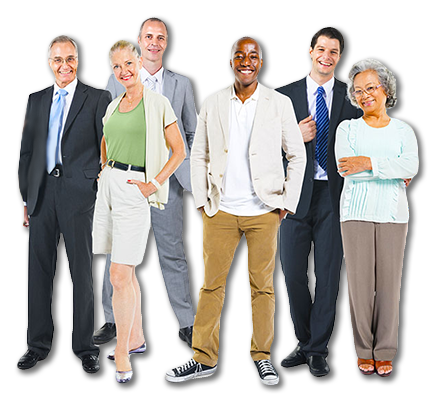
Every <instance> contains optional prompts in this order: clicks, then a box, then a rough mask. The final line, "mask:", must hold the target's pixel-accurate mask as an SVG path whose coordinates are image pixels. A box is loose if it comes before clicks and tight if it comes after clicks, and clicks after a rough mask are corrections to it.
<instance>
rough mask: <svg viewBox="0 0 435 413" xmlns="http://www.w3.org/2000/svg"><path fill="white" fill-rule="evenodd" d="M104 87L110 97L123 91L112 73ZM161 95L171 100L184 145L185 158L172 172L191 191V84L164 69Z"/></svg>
mask: <svg viewBox="0 0 435 413" xmlns="http://www.w3.org/2000/svg"><path fill="white" fill-rule="evenodd" d="M106 89H107V90H108V91H109V92H110V93H111V94H112V99H115V98H116V97H117V96H119V95H120V94H121V93H124V92H125V88H124V86H122V85H121V84H120V83H119V82H118V81H117V80H116V78H115V75H113V74H112V75H111V76H110V78H109V81H108V83H107V87H106ZM163 95H164V96H166V97H167V98H168V99H169V102H171V106H172V109H174V112H175V115H176V116H177V119H178V122H177V123H178V127H179V128H180V132H181V135H182V136H183V139H184V145H185V147H186V158H185V159H184V161H183V163H182V164H181V165H180V166H179V167H178V169H177V170H176V171H175V172H174V175H175V177H176V178H177V180H178V182H179V183H180V184H181V186H182V187H183V188H184V189H186V190H187V191H190V192H191V191H192V186H191V184H190V150H191V149H192V144H193V137H194V136H195V130H196V123H197V113H196V109H195V98H194V96H193V89H192V85H191V83H190V81H189V79H188V78H187V77H185V76H182V75H179V74H177V73H174V72H171V71H170V70H167V69H165V72H164V80H163Z"/></svg>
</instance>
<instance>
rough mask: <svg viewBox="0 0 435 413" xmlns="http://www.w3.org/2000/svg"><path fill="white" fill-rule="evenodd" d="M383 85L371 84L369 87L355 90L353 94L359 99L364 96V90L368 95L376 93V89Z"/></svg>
mask: <svg viewBox="0 0 435 413" xmlns="http://www.w3.org/2000/svg"><path fill="white" fill-rule="evenodd" d="M381 86H382V85H381V84H379V85H377V86H369V87H368V88H367V89H358V90H355V92H352V96H353V97H354V98H355V99H359V98H361V97H362V95H363V93H364V92H365V93H367V94H368V95H373V93H375V91H376V90H377V89H378V88H380V87H381Z"/></svg>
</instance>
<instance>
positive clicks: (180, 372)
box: [166, 359, 217, 383]
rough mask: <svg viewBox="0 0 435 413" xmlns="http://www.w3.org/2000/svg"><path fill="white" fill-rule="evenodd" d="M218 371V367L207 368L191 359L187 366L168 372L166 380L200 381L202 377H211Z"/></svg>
mask: <svg viewBox="0 0 435 413" xmlns="http://www.w3.org/2000/svg"><path fill="white" fill-rule="evenodd" d="M216 369H217V365H216V366H214V367H210V366H206V365H205V364H201V363H198V362H196V361H195V360H194V359H190V360H189V361H188V362H187V363H186V364H183V365H182V366H180V367H175V369H172V370H169V371H167V372H166V380H168V381H171V382H174V383H176V382H179V381H187V380H193V379H200V378H202V377H209V376H211V375H212V374H214V372H215V371H216Z"/></svg>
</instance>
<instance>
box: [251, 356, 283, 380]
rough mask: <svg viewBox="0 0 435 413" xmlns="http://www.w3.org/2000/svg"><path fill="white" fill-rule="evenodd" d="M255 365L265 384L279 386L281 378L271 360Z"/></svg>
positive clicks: (260, 361)
mask: <svg viewBox="0 0 435 413" xmlns="http://www.w3.org/2000/svg"><path fill="white" fill-rule="evenodd" d="M254 363H255V366H256V367H257V370H258V374H259V375H260V379H261V381H262V382H263V383H264V384H267V385H268V386H273V385H274V384H278V382H279V376H278V373H277V372H276V370H275V367H273V365H272V363H271V362H270V360H259V361H254Z"/></svg>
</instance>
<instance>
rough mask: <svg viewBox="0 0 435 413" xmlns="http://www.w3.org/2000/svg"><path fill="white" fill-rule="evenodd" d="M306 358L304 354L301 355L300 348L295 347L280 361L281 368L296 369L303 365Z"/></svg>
mask: <svg viewBox="0 0 435 413" xmlns="http://www.w3.org/2000/svg"><path fill="white" fill-rule="evenodd" d="M306 362H307V358H306V357H305V354H304V353H302V351H301V347H300V346H297V347H296V348H295V349H294V350H293V351H292V352H291V353H290V354H289V355H288V356H287V357H286V358H285V359H284V360H283V361H281V366H283V367H296V366H300V365H301V364H305V363H306Z"/></svg>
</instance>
